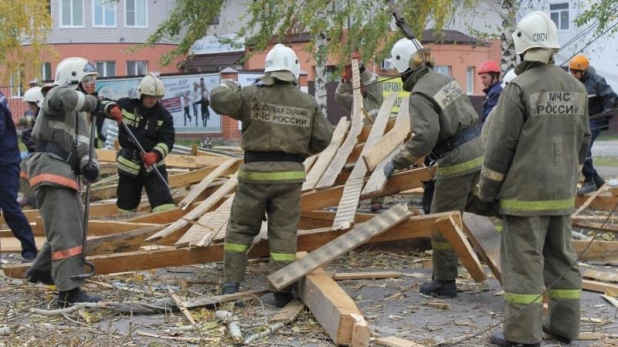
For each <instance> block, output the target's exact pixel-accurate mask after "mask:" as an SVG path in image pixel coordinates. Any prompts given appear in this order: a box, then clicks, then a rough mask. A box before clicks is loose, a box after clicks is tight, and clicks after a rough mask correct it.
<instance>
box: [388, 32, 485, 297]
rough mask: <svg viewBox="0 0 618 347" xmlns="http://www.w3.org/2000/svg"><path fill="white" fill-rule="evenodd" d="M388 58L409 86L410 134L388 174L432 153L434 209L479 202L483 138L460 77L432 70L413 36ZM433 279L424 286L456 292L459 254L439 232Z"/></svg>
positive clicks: (433, 241) (434, 240) (437, 291)
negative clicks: (458, 79)
mask: <svg viewBox="0 0 618 347" xmlns="http://www.w3.org/2000/svg"><path fill="white" fill-rule="evenodd" d="M390 62H391V63H392V64H393V65H394V66H395V67H396V68H397V70H398V71H399V73H401V74H402V76H401V79H402V80H403V82H404V84H403V88H404V90H406V91H411V93H412V94H411V95H410V101H409V103H410V118H411V124H412V133H413V134H414V135H413V136H412V138H411V139H410V140H409V141H408V142H407V143H406V144H405V147H404V148H402V149H401V151H400V152H399V153H397V154H396V155H395V156H394V157H393V159H391V161H390V162H389V163H388V164H387V165H386V166H385V167H384V174H385V176H386V177H387V178H389V177H390V176H391V175H392V174H393V172H394V171H395V169H404V168H407V167H409V166H410V165H412V164H413V163H414V162H415V161H416V160H418V159H419V158H422V157H424V156H425V155H427V154H430V155H431V157H432V158H435V159H437V162H438V169H437V172H436V186H435V191H434V195H433V202H432V204H431V213H438V212H447V211H460V212H463V211H464V209H465V210H469V209H470V206H472V205H473V204H475V203H476V202H480V200H479V199H478V197H476V196H475V195H474V194H473V191H474V190H475V187H476V185H477V183H478V180H479V177H480V171H481V165H482V164H483V141H482V139H481V137H480V136H479V135H480V129H479V127H478V126H477V124H478V114H477V113H476V111H475V110H474V108H473V107H472V104H471V103H470V99H469V98H468V97H467V96H466V93H465V92H464V91H463V89H462V88H461V86H460V85H459V83H457V81H456V80H455V79H453V78H452V77H450V76H448V75H445V74H441V73H437V72H433V71H431V67H433V62H432V58H431V55H430V54H429V52H428V51H427V50H425V49H423V48H422V46H421V44H420V43H419V42H418V41H416V40H414V41H412V40H409V39H401V40H399V41H398V42H396V43H395V45H394V46H393V49H392V50H391V57H390ZM431 245H432V248H433V257H432V258H433V281H432V282H430V283H424V284H422V285H421V287H420V292H421V293H423V294H427V295H437V296H444V297H455V296H457V286H456V284H455V279H456V278H457V255H455V252H454V251H453V248H452V247H451V245H450V244H449V243H448V242H447V241H446V239H445V238H444V237H443V236H442V234H440V233H439V232H437V231H436V232H434V234H433V236H432V238H431Z"/></svg>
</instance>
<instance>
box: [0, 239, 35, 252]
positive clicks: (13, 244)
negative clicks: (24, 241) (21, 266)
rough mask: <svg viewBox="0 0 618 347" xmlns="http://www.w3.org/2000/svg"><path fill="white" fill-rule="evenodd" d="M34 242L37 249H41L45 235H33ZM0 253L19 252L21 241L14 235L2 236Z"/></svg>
mask: <svg viewBox="0 0 618 347" xmlns="http://www.w3.org/2000/svg"><path fill="white" fill-rule="evenodd" d="M34 242H35V243H36V247H37V249H41V247H43V244H44V243H45V236H35V237H34ZM0 253H18V254H19V253H21V242H19V240H18V239H16V238H15V237H3V238H1V239H0Z"/></svg>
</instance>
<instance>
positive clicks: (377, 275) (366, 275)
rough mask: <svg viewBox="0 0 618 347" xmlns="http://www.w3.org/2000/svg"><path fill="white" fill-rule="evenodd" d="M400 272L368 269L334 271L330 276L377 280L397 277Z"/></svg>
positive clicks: (337, 278) (340, 279)
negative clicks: (365, 270) (361, 270)
mask: <svg viewBox="0 0 618 347" xmlns="http://www.w3.org/2000/svg"><path fill="white" fill-rule="evenodd" d="M401 276H402V274H401V272H397V271H370V272H348V273H341V272H338V273H334V274H333V275H332V278H333V279H334V280H335V281H349V280H377V279H383V278H399V277H401Z"/></svg>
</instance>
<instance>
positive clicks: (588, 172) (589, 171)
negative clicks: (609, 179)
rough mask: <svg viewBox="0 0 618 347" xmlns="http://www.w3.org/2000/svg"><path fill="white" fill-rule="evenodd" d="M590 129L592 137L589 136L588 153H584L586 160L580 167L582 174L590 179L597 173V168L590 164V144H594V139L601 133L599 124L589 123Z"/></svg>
mask: <svg viewBox="0 0 618 347" xmlns="http://www.w3.org/2000/svg"><path fill="white" fill-rule="evenodd" d="M590 129H591V130H590V132H591V133H592V137H591V138H590V145H589V146H588V153H587V154H586V160H585V161H584V167H583V168H582V174H584V177H585V178H586V179H592V178H593V177H595V176H596V175H597V170H595V168H594V166H592V144H594V141H595V140H596V139H597V137H599V135H601V129H599V126H597V125H595V124H593V123H591V124H590Z"/></svg>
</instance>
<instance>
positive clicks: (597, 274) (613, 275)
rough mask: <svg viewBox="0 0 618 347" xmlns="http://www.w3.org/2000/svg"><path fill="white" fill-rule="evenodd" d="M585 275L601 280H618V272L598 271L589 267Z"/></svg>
mask: <svg viewBox="0 0 618 347" xmlns="http://www.w3.org/2000/svg"><path fill="white" fill-rule="evenodd" d="M583 276H584V277H586V278H590V279H593V280H596V281H601V282H614V283H616V282H618V272H615V271H614V272H607V271H597V270H592V269H588V270H586V271H584V275H583Z"/></svg>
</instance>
